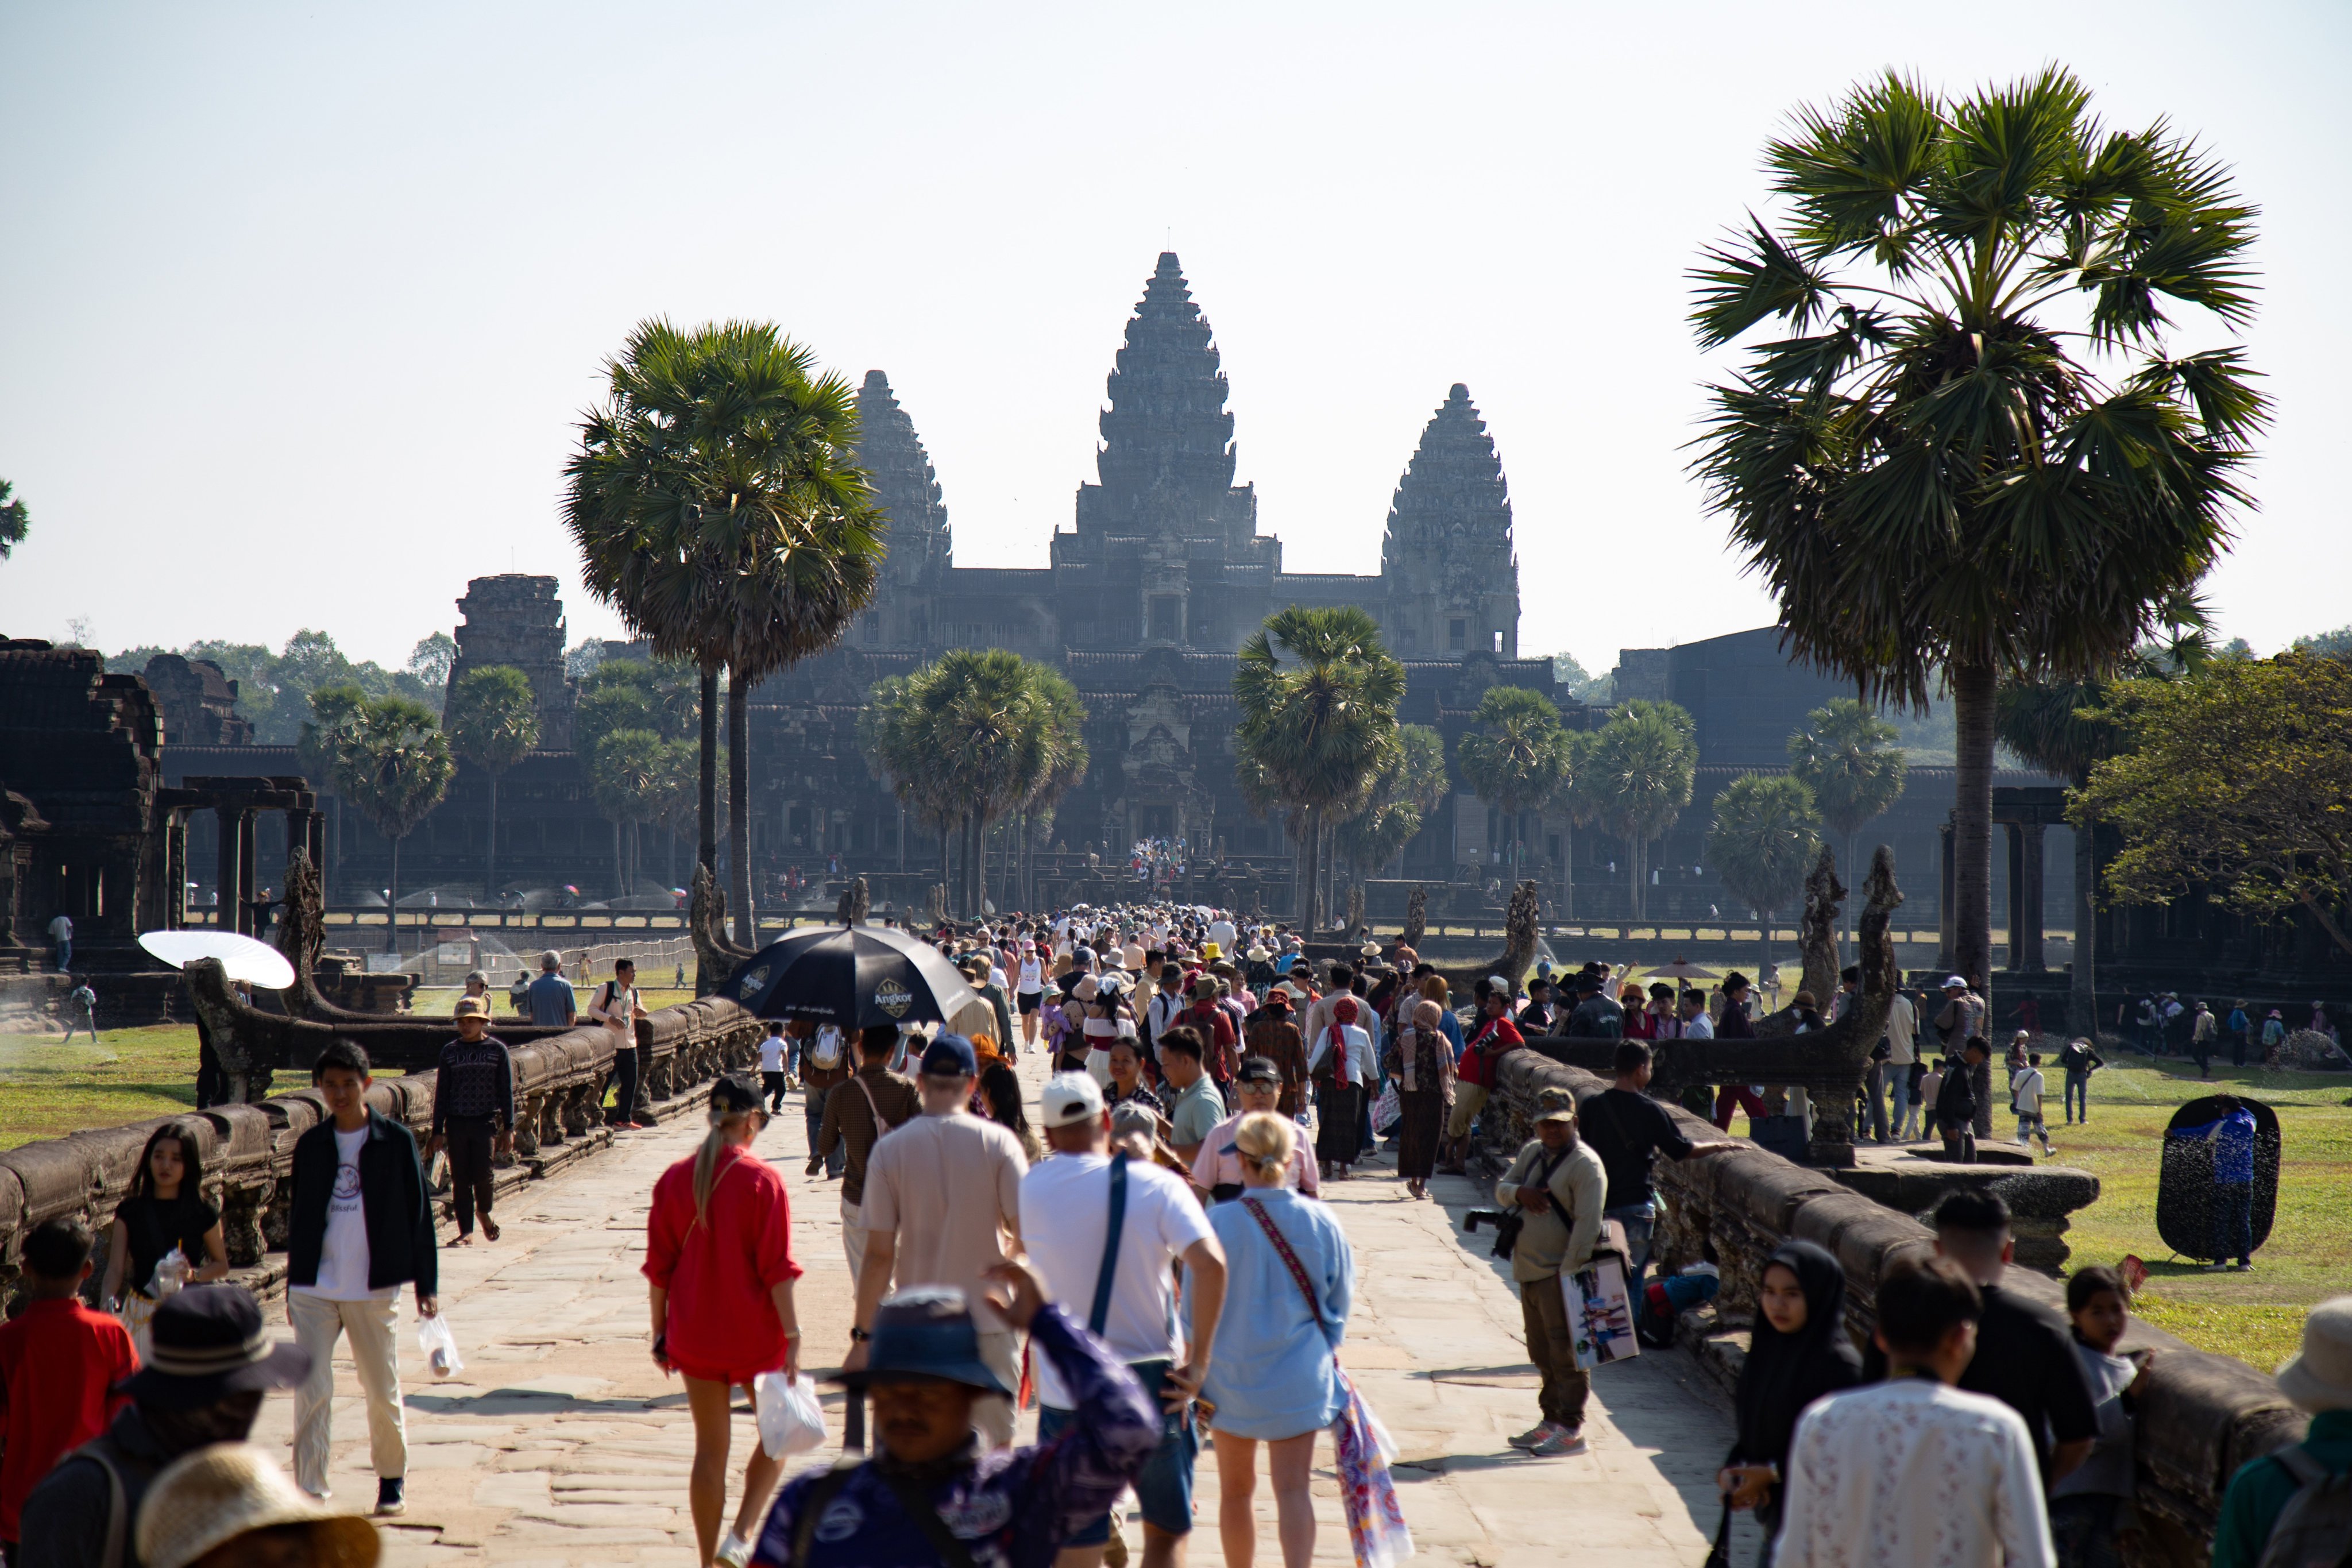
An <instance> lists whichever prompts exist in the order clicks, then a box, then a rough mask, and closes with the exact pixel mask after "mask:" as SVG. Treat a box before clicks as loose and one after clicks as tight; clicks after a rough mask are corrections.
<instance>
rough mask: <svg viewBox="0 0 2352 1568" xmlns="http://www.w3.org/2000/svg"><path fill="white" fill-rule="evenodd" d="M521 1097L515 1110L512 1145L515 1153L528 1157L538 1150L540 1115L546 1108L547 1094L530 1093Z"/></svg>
mask: <svg viewBox="0 0 2352 1568" xmlns="http://www.w3.org/2000/svg"><path fill="white" fill-rule="evenodd" d="M521 1098H522V1103H521V1104H520V1106H518V1107H517V1108H516V1110H515V1130H514V1146H515V1152H516V1153H517V1154H520V1155H521V1156H523V1157H524V1158H526V1159H528V1158H530V1156H531V1155H533V1154H536V1153H538V1152H539V1127H540V1117H541V1112H542V1111H543V1110H545V1109H546V1104H547V1096H546V1095H544V1094H532V1095H525V1096H523V1097H521Z"/></svg>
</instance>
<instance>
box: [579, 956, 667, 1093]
mask: <svg viewBox="0 0 2352 1568" xmlns="http://www.w3.org/2000/svg"><path fill="white" fill-rule="evenodd" d="M588 1016H590V1017H591V1018H593V1019H595V1020H596V1021H597V1022H598V1023H600V1024H602V1025H604V1027H605V1028H607V1029H609V1030H611V1031H612V1035H613V1089H614V1099H613V1110H612V1113H611V1115H610V1116H609V1117H608V1118H607V1119H606V1121H607V1124H608V1125H610V1126H613V1127H651V1126H652V1125H653V1124H654V1123H653V1107H652V1105H651V1103H650V1102H649V1101H648V1100H646V1090H645V1079H644V1072H643V1070H642V1068H641V1065H640V1063H639V1061H638V1059H637V1020H638V1019H640V1018H644V1017H649V1016H651V1015H649V1014H648V1013H646V1010H645V1008H644V1007H643V1006H642V1005H640V1004H639V1003H638V1001H637V966H636V965H635V963H631V962H630V961H629V960H627V959H625V958H616V959H614V961H613V978H612V979H610V980H607V981H605V982H604V984H601V985H599V986H597V987H596V996H595V1000H593V1002H591V1003H589V1005H588Z"/></svg>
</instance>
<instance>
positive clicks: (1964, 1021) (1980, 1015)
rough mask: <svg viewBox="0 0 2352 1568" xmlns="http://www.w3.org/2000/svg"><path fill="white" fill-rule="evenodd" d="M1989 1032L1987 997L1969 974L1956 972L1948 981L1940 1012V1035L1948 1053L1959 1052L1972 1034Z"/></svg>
mask: <svg viewBox="0 0 2352 1568" xmlns="http://www.w3.org/2000/svg"><path fill="white" fill-rule="evenodd" d="M1984 1032H1985V1001H1984V998H1983V997H1982V996H1979V995H1978V994H1977V990H1976V987H1975V986H1973V985H1971V984H1969V982H1968V980H1967V978H1966V977H1965V976H1962V975H1958V974H1955V975H1953V976H1951V977H1950V978H1949V979H1948V980H1946V981H1945V982H1944V1005H1943V1006H1942V1007H1941V1008H1940V1009H1939V1010H1937V1014H1936V1037H1937V1039H1938V1040H1941V1041H1942V1042H1943V1044H1944V1048H1945V1050H1946V1051H1947V1052H1948V1053H1957V1052H1958V1050H1959V1048H1960V1047H1961V1046H1962V1045H1964V1044H1966V1043H1967V1042H1968V1041H1969V1039H1970V1038H1972V1037H1982V1036H1983V1034H1984Z"/></svg>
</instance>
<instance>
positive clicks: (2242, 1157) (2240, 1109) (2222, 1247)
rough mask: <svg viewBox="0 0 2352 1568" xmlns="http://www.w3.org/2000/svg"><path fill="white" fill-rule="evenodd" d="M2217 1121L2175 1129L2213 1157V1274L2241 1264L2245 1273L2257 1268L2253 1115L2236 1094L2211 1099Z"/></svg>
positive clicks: (2209, 1265)
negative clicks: (2234, 1262) (2204, 1146)
mask: <svg viewBox="0 0 2352 1568" xmlns="http://www.w3.org/2000/svg"><path fill="white" fill-rule="evenodd" d="M2213 1105H2214V1109H2215V1111H2216V1115H2215V1116H2214V1118H2213V1120H2212V1121H2206V1122H2201V1123H2200V1124H2199V1125H2197V1126H2195V1127H2176V1128H2174V1129H2172V1131H2171V1133H2170V1134H2169V1135H2170V1136H2172V1137H2174V1138H2180V1139H2189V1140H2197V1139H2201V1140H2203V1141H2204V1142H2206V1143H2208V1144H2210V1145H2211V1147H2212V1153H2213V1256H2212V1261H2211V1262H2210V1263H2208V1264H2206V1265H2205V1267H2206V1268H2207V1269H2208V1270H2209V1271H2212V1272H2219V1271H2220V1270H2221V1269H2223V1268H2228V1267H2229V1266H2230V1265H2229V1259H2231V1258H2236V1259H2237V1260H2238V1270H2239V1272H2240V1273H2243V1272H2245V1271H2246V1270H2248V1269H2251V1268H2253V1266H2254V1137H2255V1123H2254V1113H2253V1112H2252V1111H2251V1110H2247V1109H2246V1108H2245V1107H2244V1106H2242V1105H2241V1104H2239V1103H2238V1098H2237V1096H2235V1095H2232V1094H2217V1095H2215V1096H2214V1097H2213Z"/></svg>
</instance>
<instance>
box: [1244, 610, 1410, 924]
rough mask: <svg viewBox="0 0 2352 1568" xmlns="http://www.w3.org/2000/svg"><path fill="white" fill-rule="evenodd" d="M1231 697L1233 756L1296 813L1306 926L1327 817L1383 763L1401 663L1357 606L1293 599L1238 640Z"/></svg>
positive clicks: (1392, 731) (1312, 913) (1399, 692)
mask: <svg viewBox="0 0 2352 1568" xmlns="http://www.w3.org/2000/svg"><path fill="white" fill-rule="evenodd" d="M1403 697H1404V666H1403V665H1402V664H1400V663H1399V662H1398V661H1397V660H1396V659H1395V658H1392V657H1391V655H1390V653H1389V651H1388V649H1387V648H1386V647H1382V646H1381V628H1380V626H1379V624H1378V623H1377V622H1375V621H1374V620H1373V619H1372V617H1371V616H1369V615H1367V614H1365V613H1364V612H1363V611H1362V610H1360V609H1357V608H1355V607H1354V606H1352V605H1341V606H1332V607H1326V608H1316V609H1309V608H1307V607H1305V606H1302V605H1292V606H1290V607H1289V608H1288V609H1284V610H1277V611H1276V612H1275V613H1274V614H1273V615H1271V616H1267V617H1266V620H1265V626H1262V627H1260V628H1259V629H1258V631H1256V632H1255V634H1253V635H1252V636H1251V637H1250V639H1249V641H1248V642H1246V643H1244V644H1243V645H1242V651H1241V659H1240V665H1239V668H1236V669H1235V671H1234V699H1235V700H1236V701H1238V702H1239V703H1240V705H1241V710H1242V721H1241V725H1240V727H1239V729H1238V730H1237V731H1235V733H1234V741H1235V743H1236V750H1237V752H1238V754H1239V756H1240V757H1241V758H1242V759H1243V760H1244V762H1245V763H1247V765H1248V766H1249V768H1250V769H1252V770H1253V771H1254V772H1255V773H1257V774H1258V775H1259V776H1260V777H1261V778H1262V779H1263V781H1264V784H1265V788H1266V789H1267V790H1269V791H1270V792H1271V794H1272V795H1274V797H1275V798H1276V799H1278V800H1279V801H1281V802H1282V803H1283V804H1284V805H1286V806H1289V807H1291V808H1293V809H1295V810H1297V812H1298V813H1299V815H1300V817H1301V819H1302V823H1301V826H1302V828H1303V831H1301V832H1300V833H1299V834H1298V835H1297V842H1298V843H1299V845H1300V846H1301V847H1302V850H1303V853H1302V854H1301V856H1300V857H1299V864H1298V869H1299V872H1300V875H1299V879H1298V887H1299V899H1298V911H1299V921H1300V923H1301V924H1303V925H1304V926H1305V927H1306V928H1307V930H1308V931H1314V930H1316V929H1317V921H1316V917H1317V915H1318V913H1319V912H1320V911H1319V910H1317V908H1316V903H1317V897H1316V895H1317V893H1318V890H1319V887H1320V882H1319V875H1320V872H1321V868H1322V867H1321V852H1322V837H1323V829H1324V826H1325V823H1326V820H1327V818H1328V816H1330V815H1331V813H1332V811H1333V809H1334V808H1335V807H1339V806H1340V805H1343V804H1344V803H1346V802H1348V801H1349V800H1352V799H1354V798H1356V796H1357V795H1359V794H1360V792H1361V791H1362V790H1363V789H1364V788H1365V786H1366V785H1367V784H1368V783H1370V780H1371V779H1372V778H1373V777H1374V776H1375V775H1376V774H1377V773H1379V772H1380V770H1381V768H1382V767H1384V766H1386V765H1387V764H1388V763H1389V761H1390V759H1391V752H1392V750H1393V748H1394V747H1395V745H1396V729H1397V718H1396V710H1397V704H1398V703H1399V702H1400V701H1402V700H1403Z"/></svg>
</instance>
